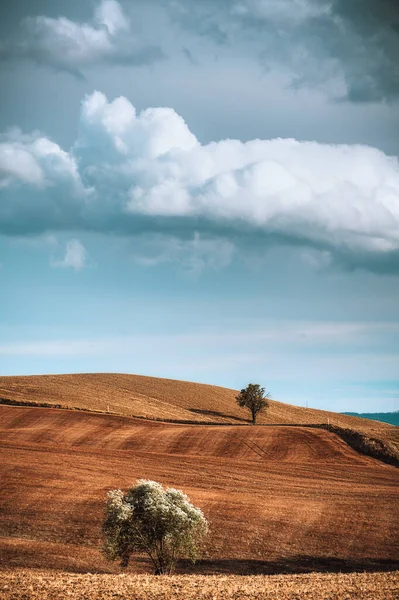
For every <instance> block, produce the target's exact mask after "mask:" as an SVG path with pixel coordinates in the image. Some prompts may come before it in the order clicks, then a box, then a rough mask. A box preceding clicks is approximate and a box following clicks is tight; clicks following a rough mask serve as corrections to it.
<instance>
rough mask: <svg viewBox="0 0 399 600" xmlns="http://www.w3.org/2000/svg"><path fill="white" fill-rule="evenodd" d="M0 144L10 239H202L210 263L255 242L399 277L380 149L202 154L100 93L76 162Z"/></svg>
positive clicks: (178, 133) (389, 160) (165, 120)
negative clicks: (97, 235) (99, 235)
mask: <svg viewBox="0 0 399 600" xmlns="http://www.w3.org/2000/svg"><path fill="white" fill-rule="evenodd" d="M0 141H1V144H0V174H1V178H0V232H1V233H3V234H8V235H10V234H18V235H30V234H40V233H43V232H45V231H72V230H75V231H77V230H81V231H98V232H103V233H119V234H122V235H132V234H137V233H142V232H143V231H148V232H152V233H158V234H160V233H161V234H166V235H173V236H174V238H175V239H186V240H187V239H188V238H189V239H194V244H195V243H197V244H198V245H199V244H200V241H201V236H202V239H203V238H204V236H205V237H206V240H207V244H208V249H209V248H210V249H211V250H210V251H208V252H207V253H206V254H207V255H209V252H211V253H212V245H210V241H209V240H211V239H212V238H213V239H218V240H224V241H227V242H228V243H229V244H234V245H239V244H240V243H241V242H242V241H243V240H253V239H255V238H256V239H257V240H258V243H259V244H264V245H265V246H266V245H269V244H285V245H287V244H290V245H295V246H302V247H303V248H304V249H306V248H308V249H309V248H310V249H312V250H316V251H317V252H320V253H321V256H322V257H323V261H325V262H326V263H328V262H329V261H328V260H326V257H327V258H331V260H335V261H338V262H340V263H341V264H343V265H345V266H348V267H351V268H354V267H358V266H361V267H364V268H368V269H370V270H374V271H385V272H396V273H398V272H399V260H398V258H399V163H398V159H397V158H395V157H390V156H387V155H385V154H384V153H383V152H381V151H379V150H377V149H375V148H371V147H367V146H348V145H327V144H319V143H316V142H311V141H310V142H301V141H297V140H294V139H273V140H259V139H258V140H252V141H248V142H241V141H240V140H230V139H227V140H222V141H218V142H211V143H209V144H206V145H203V144H201V143H200V142H199V141H198V140H197V138H196V137H195V135H194V134H193V133H192V132H191V131H190V130H189V128H188V126H187V125H186V123H185V122H184V120H183V119H182V117H180V116H179V115H178V114H177V113H176V112H175V111H174V110H173V109H172V108H148V109H146V110H143V111H142V112H141V113H137V112H136V110H135V108H134V106H133V105H132V104H131V103H130V102H129V100H127V99H126V98H123V97H120V98H117V99H115V100H114V101H112V102H108V100H107V98H106V97H105V96H104V94H102V93H100V92H94V93H93V94H91V95H89V96H87V97H86V98H85V99H84V100H83V102H82V107H81V115H80V122H79V131H78V137H77V139H76V142H75V143H74V145H73V147H72V148H71V149H70V150H69V151H64V150H63V149H61V148H60V147H59V146H58V145H57V144H56V143H55V142H52V141H50V140H49V139H48V138H46V137H45V136H43V135H41V134H38V133H33V134H31V135H29V136H27V135H23V134H22V133H21V132H19V131H15V130H14V131H9V132H7V133H5V134H3V135H2V137H1V139H0ZM196 231H198V232H200V233H201V236H200V237H199V238H198V237H197V238H195V237H194V236H195V232H196ZM195 239H196V240H197V241H195ZM219 247H220V246H219ZM183 248H184V246H183ZM217 248H218V246H217V245H216V246H215V252H217ZM175 251H176V252H177V253H178V251H179V250H178V247H177V249H176V250H175ZM223 251H224V252H225V254H226V256H227V255H229V253H230V254H231V250H230V246H226V245H225V246H224V250H223ZM207 260H208V259H207ZM323 261H322V262H323ZM161 262H162V261H161Z"/></svg>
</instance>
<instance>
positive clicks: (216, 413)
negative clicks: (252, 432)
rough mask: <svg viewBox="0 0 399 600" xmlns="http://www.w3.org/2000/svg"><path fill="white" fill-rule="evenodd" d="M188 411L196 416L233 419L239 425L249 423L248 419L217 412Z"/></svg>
mask: <svg viewBox="0 0 399 600" xmlns="http://www.w3.org/2000/svg"><path fill="white" fill-rule="evenodd" d="M188 410H189V411H190V412H192V413H196V414H198V415H206V416H208V417H223V418H225V419H233V420H234V421H239V422H240V423H249V421H248V419H242V418H241V417H235V416H234V415H225V414H224V413H221V412H219V411H218V410H202V409H200V408H189V409H188Z"/></svg>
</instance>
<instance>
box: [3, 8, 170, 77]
mask: <svg viewBox="0 0 399 600" xmlns="http://www.w3.org/2000/svg"><path fill="white" fill-rule="evenodd" d="M0 58H3V59H5V58H25V59H30V60H35V61H36V62H38V63H41V64H46V65H49V66H51V67H54V68H57V69H61V70H66V71H69V72H71V73H73V74H75V75H81V70H82V69H84V68H86V67H90V66H93V65H97V64H103V63H114V64H130V65H143V64H150V63H153V62H154V61H157V60H159V59H161V58H163V53H162V51H161V49H160V48H159V47H158V46H157V45H147V44H145V43H144V42H143V40H140V39H139V37H138V36H134V35H133V33H132V31H131V23H130V19H129V18H128V16H127V15H126V14H125V12H124V11H123V9H122V7H121V5H120V4H119V2H117V0H102V2H101V3H100V4H99V5H98V6H97V8H96V9H95V11H94V15H93V19H92V21H91V22H90V23H77V22H75V21H71V20H70V19H68V18H66V17H58V18H56V19H54V18H51V17H46V16H42V15H41V16H37V17H29V18H27V19H24V21H23V22H22V23H21V32H20V34H19V35H17V36H16V37H15V39H13V40H9V41H8V42H6V43H4V44H3V45H2V46H0Z"/></svg>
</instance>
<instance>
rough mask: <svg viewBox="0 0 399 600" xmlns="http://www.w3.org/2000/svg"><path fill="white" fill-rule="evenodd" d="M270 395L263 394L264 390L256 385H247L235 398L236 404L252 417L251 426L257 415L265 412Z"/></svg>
mask: <svg viewBox="0 0 399 600" xmlns="http://www.w3.org/2000/svg"><path fill="white" fill-rule="evenodd" d="M269 398H270V394H269V393H265V388H263V387H261V386H260V385H259V384H258V383H249V384H248V385H247V387H246V388H244V389H242V390H241V392H240V393H239V395H238V396H236V400H237V404H238V405H239V406H241V407H242V408H247V409H248V410H249V411H250V413H251V416H252V424H253V425H255V423H256V417H257V415H258V413H260V412H262V411H264V410H266V408H267V407H268V406H269V402H268V400H269Z"/></svg>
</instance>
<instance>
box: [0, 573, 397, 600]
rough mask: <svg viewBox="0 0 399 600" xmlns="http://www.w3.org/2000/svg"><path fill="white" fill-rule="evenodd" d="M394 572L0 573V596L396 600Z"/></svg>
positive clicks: (14, 599)
mask: <svg viewBox="0 0 399 600" xmlns="http://www.w3.org/2000/svg"><path fill="white" fill-rule="evenodd" d="M398 576H399V572H396V573H395V572H393V573H373V574H370V573H351V574H331V573H328V574H318V573H312V574H309V575H272V576H269V577H265V576H252V577H237V576H229V577H224V576H208V577H206V576H205V577H204V576H202V577H201V576H192V575H191V576H190V575H183V576H182V575H180V576H173V577H161V578H160V577H156V576H147V575H92V574H89V575H87V574H86V575H72V574H69V573H68V574H66V573H60V572H48V571H47V572H46V571H45V572H42V571H37V572H36V571H28V570H22V571H19V572H18V573H17V572H1V571H0V600H20V599H21V598H23V599H24V600H41V599H42V598H48V599H49V600H61V599H64V598H70V599H71V600H78V599H79V600H83V599H88V598H90V599H91V600H111V599H117V598H119V599H120V600H122V599H123V600H155V599H157V600H171V599H172V598H173V599H174V600H197V599H198V598H203V599H205V600H214V599H215V598H220V599H225V600H229V599H231V600H233V599H234V600H246V599H248V598H251V599H252V600H267V599H269V600H333V599H334V600H340V599H347V600H349V599H354V598H356V599H361V600H397V598H398V597H399V578H398Z"/></svg>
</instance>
